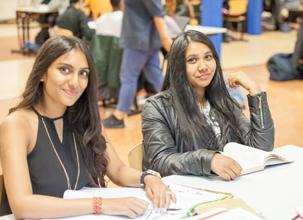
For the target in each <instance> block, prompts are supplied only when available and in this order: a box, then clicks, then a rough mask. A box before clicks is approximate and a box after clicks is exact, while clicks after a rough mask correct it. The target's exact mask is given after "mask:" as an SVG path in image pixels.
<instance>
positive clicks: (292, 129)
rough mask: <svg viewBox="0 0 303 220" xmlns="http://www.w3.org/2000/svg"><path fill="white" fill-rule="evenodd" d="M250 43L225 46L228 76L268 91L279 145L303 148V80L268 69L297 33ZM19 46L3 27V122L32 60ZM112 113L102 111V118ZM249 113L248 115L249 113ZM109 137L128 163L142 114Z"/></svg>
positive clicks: (0, 84)
mask: <svg viewBox="0 0 303 220" xmlns="http://www.w3.org/2000/svg"><path fill="white" fill-rule="evenodd" d="M245 38H246V39H248V42H232V43H229V44H223V47H222V65H223V67H224V71H225V73H227V74H228V72H231V71H235V70H240V69H241V70H244V71H245V72H247V74H249V75H250V76H251V77H252V78H254V79H255V80H256V81H257V82H259V83H260V84H261V86H262V88H264V89H265V90H267V92H268V99H269V103H270V107H271V111H272V116H273V118H274V121H275V128H276V142H275V145H276V146H281V145H285V144H295V145H299V146H302V147H303V138H302V136H303V81H289V82H273V81H269V80H268V72H267V70H266V67H265V65H264V64H265V63H266V61H267V59H268V58H269V57H270V56H271V55H272V54H274V53H278V52H291V51H292V50H293V47H294V43H295V38H296V33H295V31H293V32H291V33H278V32H268V33H264V34H262V35H261V36H248V35H247V36H245ZM17 47H18V42H17V37H16V31H15V26H14V25H0V122H1V121H2V120H3V118H4V117H5V115H6V114H7V113H8V109H9V108H10V107H12V106H14V105H15V104H16V103H17V102H18V100H20V98H18V97H20V95H21V93H22V91H23V88H24V86H25V82H26V79H27V76H28V74H29V72H30V68H31V66H32V63H33V60H34V58H33V57H24V56H22V55H18V54H11V53H10V50H11V49H16V48H17ZM109 111H110V110H104V109H100V113H101V116H103V117H104V116H105V115H106V114H109ZM246 113H247V112H246ZM105 132H106V134H107V136H108V138H109V140H110V141H111V142H112V144H113V146H114V147H115V148H116V150H117V151H118V153H119V155H120V156H121V157H122V159H123V160H124V161H125V162H126V161H127V153H128V151H129V150H130V149H131V147H132V146H134V145H135V144H137V143H138V142H140V141H141V140H142V135H141V117H140V115H136V116H132V117H128V118H127V119H126V128H125V129H120V130H113V129H107V130H106V131H105Z"/></svg>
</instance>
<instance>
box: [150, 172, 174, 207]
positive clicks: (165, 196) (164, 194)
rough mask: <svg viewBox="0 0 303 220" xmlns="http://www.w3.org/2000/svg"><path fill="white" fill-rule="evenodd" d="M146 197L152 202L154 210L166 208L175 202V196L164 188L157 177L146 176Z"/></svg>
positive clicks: (166, 187) (167, 188)
mask: <svg viewBox="0 0 303 220" xmlns="http://www.w3.org/2000/svg"><path fill="white" fill-rule="evenodd" d="M144 182H145V191H146V194H147V197H148V198H149V199H150V200H151V201H152V203H153V206H154V208H165V209H166V208H168V207H169V205H170V203H171V202H174V203H175V202H176V195H175V194H174V193H173V192H172V191H171V190H170V189H169V187H168V186H166V185H165V184H164V183H163V182H162V181H161V179H160V178H159V177H157V176H153V175H147V176H146V177H145V178H144Z"/></svg>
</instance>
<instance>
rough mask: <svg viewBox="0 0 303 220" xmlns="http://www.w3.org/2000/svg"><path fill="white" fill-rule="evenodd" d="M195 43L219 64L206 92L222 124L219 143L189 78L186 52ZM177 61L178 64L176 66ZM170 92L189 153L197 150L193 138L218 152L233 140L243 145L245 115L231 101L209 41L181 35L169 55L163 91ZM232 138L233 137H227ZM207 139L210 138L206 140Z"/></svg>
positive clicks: (195, 34) (194, 33) (196, 35)
mask: <svg viewBox="0 0 303 220" xmlns="http://www.w3.org/2000/svg"><path fill="white" fill-rule="evenodd" d="M191 41H194V42H200V43H203V44H205V45H206V46H208V47H209V49H210V50H211V52H212V54H213V56H214V59H215V61H216V71H215V74H214V77H213V79H212V81H211V83H210V84H209V85H208V86H207V88H206V89H205V97H206V99H207V100H208V101H209V103H210V105H211V107H212V108H211V109H212V110H211V114H212V115H211V116H214V117H215V119H216V120H217V121H218V123H219V126H220V129H221V138H220V139H218V138H217V137H216V135H215V133H214V131H213V129H212V127H211V125H209V123H207V119H206V117H205V116H204V115H203V114H201V111H200V109H199V106H198V104H197V102H198V100H199V97H198V95H197V94H196V92H195V90H194V88H193V86H192V85H191V83H190V81H189V79H188V77H187V74H186V49H187V47H188V45H189V43H190V42H191ZM176 61H177V62H176ZM166 89H169V90H170V92H171V94H172V100H173V105H174V107H175V111H176V114H177V118H178V124H179V126H180V127H179V129H180V131H181V135H182V136H183V137H185V138H183V139H184V141H185V142H186V144H187V146H188V148H189V149H192V150H194V145H195V144H197V143H193V140H194V138H193V136H195V137H196V138H195V139H196V140H198V144H205V146H206V147H207V148H208V149H213V150H217V149H219V148H220V147H223V146H224V144H226V143H227V142H228V141H229V140H227V137H237V138H238V139H239V141H242V136H241V135H240V130H239V126H238V122H237V120H236V115H237V114H239V112H240V111H241V109H240V107H239V105H238V104H237V103H236V102H235V101H234V100H233V99H232V98H231V96H230V95H229V93H228V90H227V88H226V85H225V81H224V78H223V73H222V68H221V65H220V61H219V58H218V54H217V52H216V50H215V47H214V45H213V44H212V42H211V41H210V40H209V38H208V37H207V36H206V35H204V34H202V33H200V32H198V31H193V30H191V31H187V32H185V33H182V34H180V35H179V36H178V37H177V38H176V39H175V40H174V42H173V44H172V46H171V50H170V52H169V54H168V66H167V71H166V76H165V80H164V84H163V88H162V90H166ZM226 134H229V135H226ZM205 137H209V138H208V139H205Z"/></svg>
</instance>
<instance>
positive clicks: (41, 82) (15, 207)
mask: <svg viewBox="0 0 303 220" xmlns="http://www.w3.org/2000/svg"><path fill="white" fill-rule="evenodd" d="M96 94H97V88H96V75H95V70H94V66H93V61H92V59H91V57H90V55H89V52H88V49H87V48H86V47H85V46H84V45H83V43H82V42H81V41H80V40H79V39H77V38H73V37H72V38H69V37H55V38H51V39H49V40H48V41H47V42H46V43H45V44H44V45H43V46H42V47H41V48H40V50H39V53H38V55H37V58H36V60H35V63H34V65H33V69H32V72H31V74H30V76H29V79H28V81H27V85H26V88H25V91H24V93H23V100H22V101H21V102H20V104H18V105H17V106H16V107H14V108H13V109H11V110H10V114H9V115H8V116H7V118H5V119H4V121H3V123H2V124H1V126H0V150H1V163H2V168H3V177H4V192H3V193H2V199H1V209H0V211H1V214H2V215H5V214H9V213H11V212H12V213H13V214H14V215H15V216H16V218H22V219H23V218H57V217H66V216H73V215H83V214H90V213H95V214H100V213H104V214H108V215H125V216H129V217H132V218H134V217H136V216H139V215H142V214H143V213H144V212H145V210H146V209H147V202H145V201H143V200H141V199H138V198H135V197H128V198H111V199H110V198H109V199H108V198H106V199H105V198H104V199H102V198H93V199H91V198H90V199H72V200H64V199H62V196H63V193H64V191H65V190H67V189H74V190H78V189H81V188H82V187H84V186H91V187H104V186H105V185H106V184H105V180H104V175H107V176H108V177H109V178H110V179H111V180H112V181H113V182H114V183H116V184H118V185H121V186H133V187H139V186H141V184H144V185H145V190H146V192H147V196H148V197H149V198H150V199H151V200H152V202H153V204H154V206H155V207H156V208H158V207H167V206H168V205H169V203H170V201H171V200H175V196H174V194H173V193H172V192H171V191H170V190H169V189H168V188H167V187H166V186H165V185H164V184H163V183H162V182H161V179H160V178H159V177H157V176H155V175H152V174H155V173H153V172H151V171H150V172H147V171H146V172H143V173H142V172H139V171H136V170H134V169H131V168H129V167H127V166H126V165H125V164H124V163H123V162H122V161H121V160H120V159H119V157H118V156H117V154H116V152H115V150H114V149H113V148H112V147H111V146H110V145H108V143H107V141H106V139H105V138H104V136H103V135H102V128H101V122H100V117H99V110H98V106H97V97H96ZM149 174H150V175H149Z"/></svg>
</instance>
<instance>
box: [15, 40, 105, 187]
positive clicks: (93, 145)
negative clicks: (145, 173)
mask: <svg viewBox="0 0 303 220" xmlns="http://www.w3.org/2000/svg"><path fill="white" fill-rule="evenodd" d="M74 49H77V50H80V51H81V52H82V53H83V54H84V55H85V57H86V59H87V63H88V67H89V71H90V74H89V78H88V85H87V88H86V89H85V90H84V92H83V94H82V95H81V96H80V98H79V99H78V100H77V101H76V103H75V104H74V105H73V106H71V107H68V108H67V110H66V111H67V112H66V113H67V116H68V120H69V124H70V125H71V127H72V129H73V131H74V133H75V138H76V142H77V144H78V146H80V149H81V153H82V155H83V157H84V160H85V163H86V166H87V167H88V172H89V174H90V178H91V181H90V182H91V185H92V186H97V184H98V182H100V184H101V185H102V186H105V181H104V175H105V172H106V167H107V163H108V162H107V158H106V155H105V149H106V141H105V138H104V137H103V136H102V134H101V121H100V116H99V108H98V105H97V85H96V81H97V80H96V72H95V68H94V63H93V60H92V58H91V56H90V53H89V50H88V48H87V47H86V45H84V43H83V42H82V41H81V40H79V39H78V38H75V37H65V36H57V37H53V38H50V39H49V40H47V41H46V42H45V43H44V44H43V45H42V47H41V48H40V49H39V52H38V54H37V57H36V60H35V62H34V65H33V68H32V71H31V73H30V75H29V78H28V80H27V84H26V87H25V91H24V92H23V95H22V96H23V100H22V101H21V102H20V103H19V104H18V105H17V106H16V107H14V108H12V109H11V110H10V112H13V111H15V110H17V109H21V108H24V109H30V108H31V107H33V106H34V105H36V104H38V103H39V102H40V101H41V99H42V97H43V82H41V81H40V80H41V78H42V77H43V76H44V74H46V73H47V70H48V68H49V67H50V66H51V64H52V63H53V62H54V61H55V60H56V59H58V58H59V57H60V56H62V55H64V54H66V53H68V52H70V51H71V50H74Z"/></svg>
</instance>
